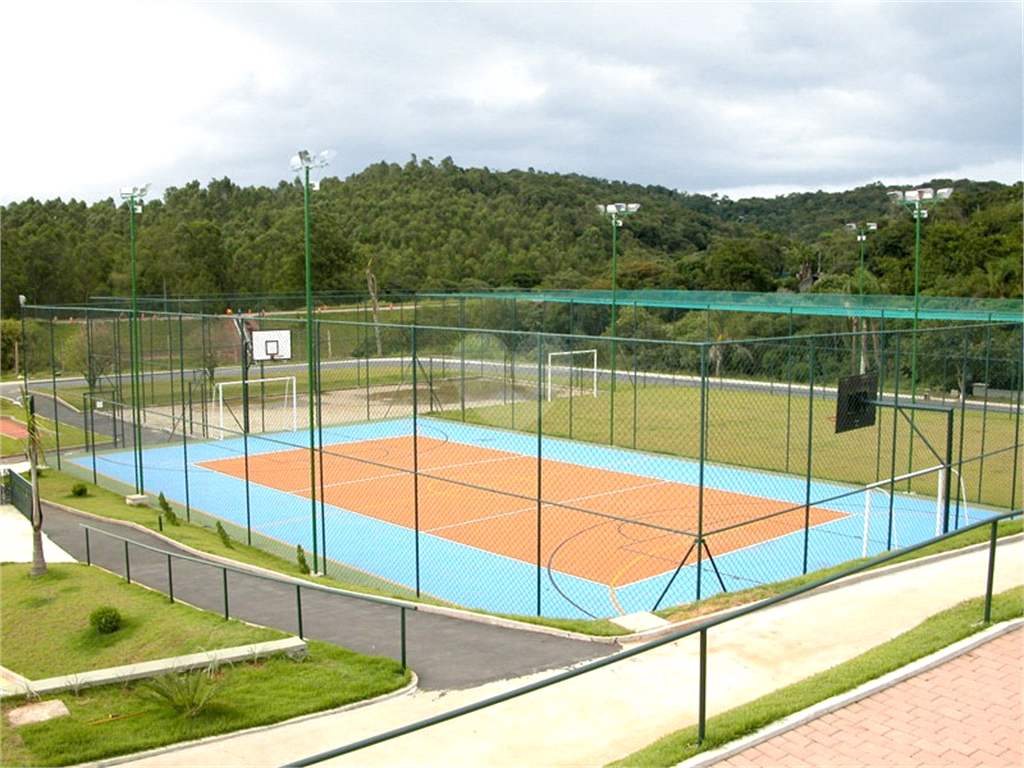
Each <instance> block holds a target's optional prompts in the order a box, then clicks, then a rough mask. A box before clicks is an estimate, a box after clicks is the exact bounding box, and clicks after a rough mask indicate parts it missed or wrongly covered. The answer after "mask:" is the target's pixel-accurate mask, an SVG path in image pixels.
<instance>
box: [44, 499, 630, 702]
mask: <svg viewBox="0 0 1024 768" xmlns="http://www.w3.org/2000/svg"><path fill="white" fill-rule="evenodd" d="M43 506H44V516H43V529H44V531H45V532H46V534H47V535H48V536H49V537H50V538H51V539H52V540H53V541H54V543H56V544H57V545H58V546H60V547H61V548H62V549H64V550H65V551H66V552H68V553H69V554H70V555H72V556H73V557H75V558H76V559H77V560H80V561H82V562H85V560H86V540H85V532H84V529H83V528H82V525H83V524H85V525H89V526H91V527H93V528H97V529H100V530H102V531H106V532H109V533H112V534H115V535H116V536H119V537H122V538H123V539H129V540H130V541H131V542H134V543H130V544H129V545H128V558H127V560H128V568H129V571H130V574H128V575H130V577H131V580H132V582H137V583H140V584H144V585H146V586H148V587H151V588H152V589H156V590H158V591H161V592H163V593H165V594H167V593H168V585H169V582H172V583H173V589H174V598H175V599H176V600H181V601H183V602H186V603H189V604H190V605H194V606H196V607H198V608H203V609H206V610H209V611H214V612H216V613H220V614H223V613H224V611H225V606H224V594H225V583H226V584H227V595H228V601H227V602H228V613H229V615H230V616H231V617H232V618H238V619H243V620H245V621H248V622H251V623H254V624H260V625H263V626H268V627H275V628H277V629H281V630H283V631H285V632H291V633H296V634H297V633H298V629H299V609H300V601H301V621H302V635H303V637H305V638H311V639H314V640H323V641H325V642H328V643H332V644H334V645H339V646H342V647H345V648H349V649H352V650H354V651H358V652H360V653H365V654H371V655H380V656H387V657H390V658H392V659H395V660H401V657H402V645H401V625H402V611H401V609H399V608H397V607H395V606H394V605H389V604H381V603H376V602H370V601H367V600H362V599H357V598H353V597H349V596H346V595H341V594H337V593H336V592H333V591H326V590H318V589H315V588H308V587H303V588H301V594H300V596H299V597H297V594H296V593H297V589H296V581H295V580H289V579H287V578H276V577H270V576H268V575H266V574H267V572H266V571H262V572H260V573H259V574H257V572H256V569H247V568H246V567H245V566H239V567H238V568H239V570H229V571H227V573H226V575H225V569H224V564H223V562H220V561H217V560H215V559H213V558H208V557H203V556H201V555H196V553H194V552H192V551H191V550H186V549H184V548H182V547H180V546H178V545H176V544H174V543H173V542H169V541H168V540H167V539H165V538H163V537H162V536H158V535H156V534H153V533H150V532H146V531H140V530H138V529H137V528H134V527H132V526H129V525H124V524H121V523H118V522H116V521H111V520H97V519H96V518H93V517H89V516H85V515H78V514H75V513H73V512H71V511H68V510H66V509H62V508H58V507H54V506H52V505H50V504H48V503H46V502H44V504H43ZM136 544H141V545H146V546H147V547H153V548H155V549H158V550H160V551H159V552H156V551H153V550H151V549H147V548H144V547H142V546H136ZM88 546H89V558H90V559H91V562H92V563H93V564H94V565H98V566H100V567H102V568H104V569H106V570H108V571H111V572H113V573H116V574H118V575H120V576H125V575H126V568H125V561H126V558H125V543H124V542H123V541H121V540H119V539H115V538H112V537H110V536H106V535H103V534H102V533H98V532H95V531H94V532H91V533H90V535H89V545H88ZM168 553H170V554H171V555H172V556H171V557H170V565H168V559H169V558H168ZM173 555H183V556H186V557H189V558H190V559H189V560H184V559H179V558H175V557H173ZM239 571H242V572H239ZM169 573H170V578H169ZM410 605H412V604H410ZM405 625H406V659H407V663H408V664H409V666H410V667H411V668H412V669H413V670H414V671H415V672H416V674H417V675H418V677H419V686H420V688H422V689H424V690H438V691H439V690H458V689H465V688H474V687H476V686H479V685H483V684H485V683H490V682H494V681H498V680H506V679H510V678H515V677H520V676H522V675H527V674H530V673H533V672H541V671H546V670H552V669H563V668H566V667H569V666H571V665H575V664H578V663H581V662H584V661H589V660H592V659H596V658H599V657H602V656H606V655H609V654H611V653H613V652H615V651H616V650H618V646H617V645H615V644H612V643H602V642H591V641H588V640H578V639H573V638H567V637H561V636H557V635H551V634H542V633H538V632H534V631H528V630H521V629H514V628H510V627H506V626H494V625H492V624H487V623H484V622H483V621H480V620H479V619H474V618H459V617H456V616H452V615H445V614H439V613H433V612H429V611H427V610H407V611H405Z"/></svg>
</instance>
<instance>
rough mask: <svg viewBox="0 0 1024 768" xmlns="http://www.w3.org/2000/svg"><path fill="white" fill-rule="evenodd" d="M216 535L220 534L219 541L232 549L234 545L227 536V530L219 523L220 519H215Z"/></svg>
mask: <svg viewBox="0 0 1024 768" xmlns="http://www.w3.org/2000/svg"><path fill="white" fill-rule="evenodd" d="M217 535H218V536H220V543H221V544H223V545H224V546H225V547H227V548H228V549H234V548H235V545H234V544H232V543H231V537H230V536H228V532H227V531H225V530H224V526H223V525H221V522H220V520H218V521H217Z"/></svg>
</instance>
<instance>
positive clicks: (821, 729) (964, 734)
mask: <svg viewBox="0 0 1024 768" xmlns="http://www.w3.org/2000/svg"><path fill="white" fill-rule="evenodd" d="M1022 641H1024V634H1022V632H1021V630H1020V628H1019V627H1018V628H1017V629H1016V630H1014V631H1012V632H1008V633H1005V634H1003V635H1000V636H998V637H996V638H995V639H992V640H989V641H988V642H986V643H985V644H984V645H981V646H979V647H978V648H976V649H974V650H972V651H968V652H967V653H964V654H963V655H961V656H957V657H956V658H954V659H952V660H950V661H947V662H946V663H944V664H942V665H940V666H938V667H936V668H934V669H931V670H927V671H925V672H922V673H921V674H919V675H916V676H914V677H911V678H910V679H908V680H905V681H903V682H900V683H896V684H895V685H893V686H892V687H889V688H886V689H884V690H882V691H879V692H878V693H875V694H874V695H872V696H869V697H867V698H865V699H861V700H860V701H857V702H855V703H852V704H850V705H848V706H846V707H843V708H842V709H839V710H838V711H835V712H831V713H828V714H825V715H822V716H821V717H819V718H817V719H815V720H812V721H811V722H809V723H806V724H805V725H800V726H798V727H796V728H793V729H792V730H789V731H786V732H784V733H780V734H779V735H777V736H774V737H773V738H770V739H768V740H767V741H764V742H762V743H761V744H758V745H756V746H753V747H749V748H748V749H745V750H743V751H742V752H739V753H737V754H736V755H734V756H732V757H729V758H727V759H725V760H722V761H720V762H716V763H713V765H714V766H715V768H755V767H759V766H780V765H784V766H792V767H793V768H798V767H799V766H817V767H818V768H825V766H865V767H869V766H920V767H921V768H927V767H929V766H956V767H959V766H989V767H991V768H995V767H996V766H1000V767H1002V766H1005V768H1013V767H1014V766H1016V767H1017V768H1019V766H1021V765H1024V750H1022V747H1021V741H1022V739H1024V719H1022V716H1021V687H1022V685H1024V673H1022V667H1024V653H1022V649H1024V645H1022Z"/></svg>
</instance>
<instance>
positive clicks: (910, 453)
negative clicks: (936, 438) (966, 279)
mask: <svg viewBox="0 0 1024 768" xmlns="http://www.w3.org/2000/svg"><path fill="white" fill-rule="evenodd" d="M921 211H922V208H921V201H920V200H917V201H916V202H915V203H914V337H913V340H912V341H913V346H912V349H911V360H910V404H911V405H914V404H915V403H916V402H917V325H918V312H919V311H920V306H921ZM915 413H916V412H915V411H914V410H913V409H911V411H910V427H911V429H910V434H909V435H908V438H909V439H910V443H909V444H908V446H907V474H910V473H911V472H913V471H914V415H915ZM912 483H913V480H910V479H908V480H907V490H908V491H910V490H911V484H912Z"/></svg>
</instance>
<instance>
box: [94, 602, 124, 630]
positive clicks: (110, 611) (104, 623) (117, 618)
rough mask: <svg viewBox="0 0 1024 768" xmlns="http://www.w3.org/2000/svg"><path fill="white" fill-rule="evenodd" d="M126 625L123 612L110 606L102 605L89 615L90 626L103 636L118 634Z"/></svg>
mask: <svg viewBox="0 0 1024 768" xmlns="http://www.w3.org/2000/svg"><path fill="white" fill-rule="evenodd" d="M123 624H124V619H122V618H121V612H120V611H119V610H117V608H114V607H112V606H109V605H101V606H100V607H99V608H97V609H96V610H95V611H93V612H92V613H90V614H89V626H90V627H92V628H93V629H95V630H96V631H97V632H99V633H100V634H101V635H109V634H112V633H114V632H117V630H119V629H120V628H121V626H122V625H123Z"/></svg>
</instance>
